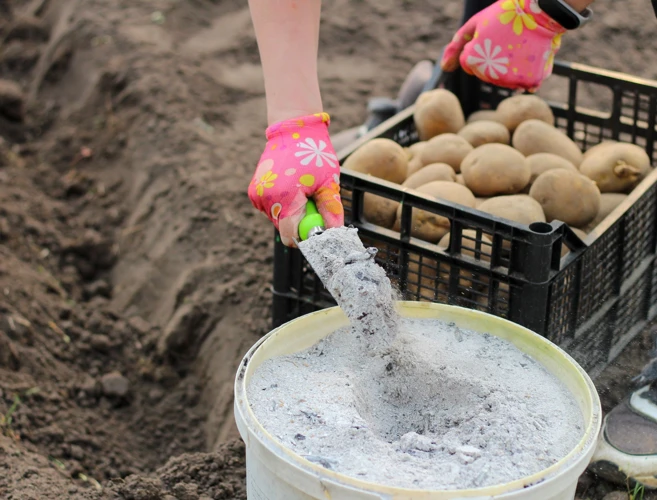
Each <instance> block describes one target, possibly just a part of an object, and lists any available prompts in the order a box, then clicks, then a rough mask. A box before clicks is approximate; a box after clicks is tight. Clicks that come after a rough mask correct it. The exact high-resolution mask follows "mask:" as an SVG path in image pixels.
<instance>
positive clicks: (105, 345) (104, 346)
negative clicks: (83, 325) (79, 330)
mask: <svg viewBox="0 0 657 500" xmlns="http://www.w3.org/2000/svg"><path fill="white" fill-rule="evenodd" d="M90 344H91V347H93V348H94V349H95V350H97V351H98V352H103V353H107V352H109V350H110V349H111V348H112V341H111V340H110V339H109V337H108V336H107V335H92V336H91V339H90Z"/></svg>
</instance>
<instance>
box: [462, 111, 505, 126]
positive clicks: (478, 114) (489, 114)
mask: <svg viewBox="0 0 657 500" xmlns="http://www.w3.org/2000/svg"><path fill="white" fill-rule="evenodd" d="M482 120H484V121H491V122H497V123H502V120H501V118H500V116H499V115H498V114H497V111H495V110H494V109H481V110H479V111H475V112H474V113H472V114H471V115H470V116H468V120H467V123H475V122H478V121H482Z"/></svg>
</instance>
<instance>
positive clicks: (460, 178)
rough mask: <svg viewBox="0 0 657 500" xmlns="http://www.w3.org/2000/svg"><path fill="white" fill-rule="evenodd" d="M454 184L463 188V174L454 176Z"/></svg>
mask: <svg viewBox="0 0 657 500" xmlns="http://www.w3.org/2000/svg"><path fill="white" fill-rule="evenodd" d="M456 182H457V183H458V184H460V185H461V186H465V179H464V178H463V174H456Z"/></svg>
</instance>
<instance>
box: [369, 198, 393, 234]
mask: <svg viewBox="0 0 657 500" xmlns="http://www.w3.org/2000/svg"><path fill="white" fill-rule="evenodd" d="M398 207H399V202H397V201H394V200H391V199H389V198H384V197H383V196H377V195H375V194H372V193H364V194H363V216H364V218H365V220H366V221H367V222H370V223H372V224H376V225H377V226H383V227H385V228H387V229H390V228H392V226H393V225H394V224H395V218H396V217H397V208H398Z"/></svg>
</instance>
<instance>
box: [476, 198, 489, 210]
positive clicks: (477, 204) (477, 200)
mask: <svg viewBox="0 0 657 500" xmlns="http://www.w3.org/2000/svg"><path fill="white" fill-rule="evenodd" d="M487 200H490V198H475V208H479V207H480V206H481V204H482V203H483V202H485V201H487Z"/></svg>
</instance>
